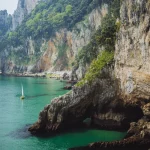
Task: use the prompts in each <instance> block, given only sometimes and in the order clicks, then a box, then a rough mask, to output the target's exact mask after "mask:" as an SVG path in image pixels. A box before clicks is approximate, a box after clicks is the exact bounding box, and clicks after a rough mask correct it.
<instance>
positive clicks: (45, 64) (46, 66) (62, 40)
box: [35, 4, 108, 72]
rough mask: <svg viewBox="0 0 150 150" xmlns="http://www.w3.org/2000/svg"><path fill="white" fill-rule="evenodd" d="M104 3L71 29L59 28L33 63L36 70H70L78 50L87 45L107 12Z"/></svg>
mask: <svg viewBox="0 0 150 150" xmlns="http://www.w3.org/2000/svg"><path fill="white" fill-rule="evenodd" d="M107 8H108V6H107V5H106V4H104V5H103V6H102V7H98V8H97V9H96V10H93V11H92V12H91V13H90V14H89V15H88V16H86V17H85V19H84V20H83V21H81V22H79V23H77V24H76V25H75V27H74V28H73V30H72V31H69V30H67V29H61V30H60V31H58V32H56V33H55V36H54V37H53V38H51V39H50V40H49V41H48V43H47V44H48V46H47V50H46V51H45V52H44V54H43V55H42V56H41V58H40V60H39V61H38V63H37V64H36V65H35V70H36V71H38V72H39V71H61V70H66V69H67V70H71V68H72V66H71V64H72V63H73V61H74V59H75V56H76V55H77V53H78V51H79V50H80V49H81V48H82V47H83V46H85V45H87V44H88V43H89V41H90V39H91V36H92V34H93V33H94V31H96V30H97V29H98V27H99V25H100V24H101V20H102V18H103V17H104V16H105V15H106V14H107V12H108V9H107Z"/></svg>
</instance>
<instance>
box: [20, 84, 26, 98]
mask: <svg viewBox="0 0 150 150" xmlns="http://www.w3.org/2000/svg"><path fill="white" fill-rule="evenodd" d="M21 87H22V96H21V97H20V99H25V96H24V91H23V86H22V85H21Z"/></svg>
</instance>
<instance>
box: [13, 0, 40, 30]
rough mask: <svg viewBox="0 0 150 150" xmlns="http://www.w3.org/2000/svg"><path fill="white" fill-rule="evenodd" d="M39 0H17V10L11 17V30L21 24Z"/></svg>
mask: <svg viewBox="0 0 150 150" xmlns="http://www.w3.org/2000/svg"><path fill="white" fill-rule="evenodd" d="M38 1H40V0H19V1H18V6H17V9H16V10H15V12H14V14H13V16H12V29H13V30H15V29H16V27H17V26H18V25H20V24H21V22H22V21H23V19H24V18H25V16H27V15H28V14H29V13H30V12H31V11H32V10H33V9H34V8H35V6H36V5H37V3H38Z"/></svg>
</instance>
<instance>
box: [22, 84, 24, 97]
mask: <svg viewBox="0 0 150 150" xmlns="http://www.w3.org/2000/svg"><path fill="white" fill-rule="evenodd" d="M22 96H24V92H23V86H22Z"/></svg>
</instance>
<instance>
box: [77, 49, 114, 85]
mask: <svg viewBox="0 0 150 150" xmlns="http://www.w3.org/2000/svg"><path fill="white" fill-rule="evenodd" d="M113 58H114V52H109V51H103V52H102V53H101V54H99V55H98V57H97V59H94V60H93V61H92V63H91V65H90V68H89V69H88V71H87V73H86V74H85V77H84V78H83V79H82V80H81V81H79V82H78V83H77V84H76V86H79V87H80V86H83V85H84V84H85V83H88V84H90V83H91V82H92V81H93V80H94V79H95V78H98V77H99V76H100V71H101V70H102V69H103V67H104V66H106V65H107V64H109V63H110V62H111V61H112V60H113Z"/></svg>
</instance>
